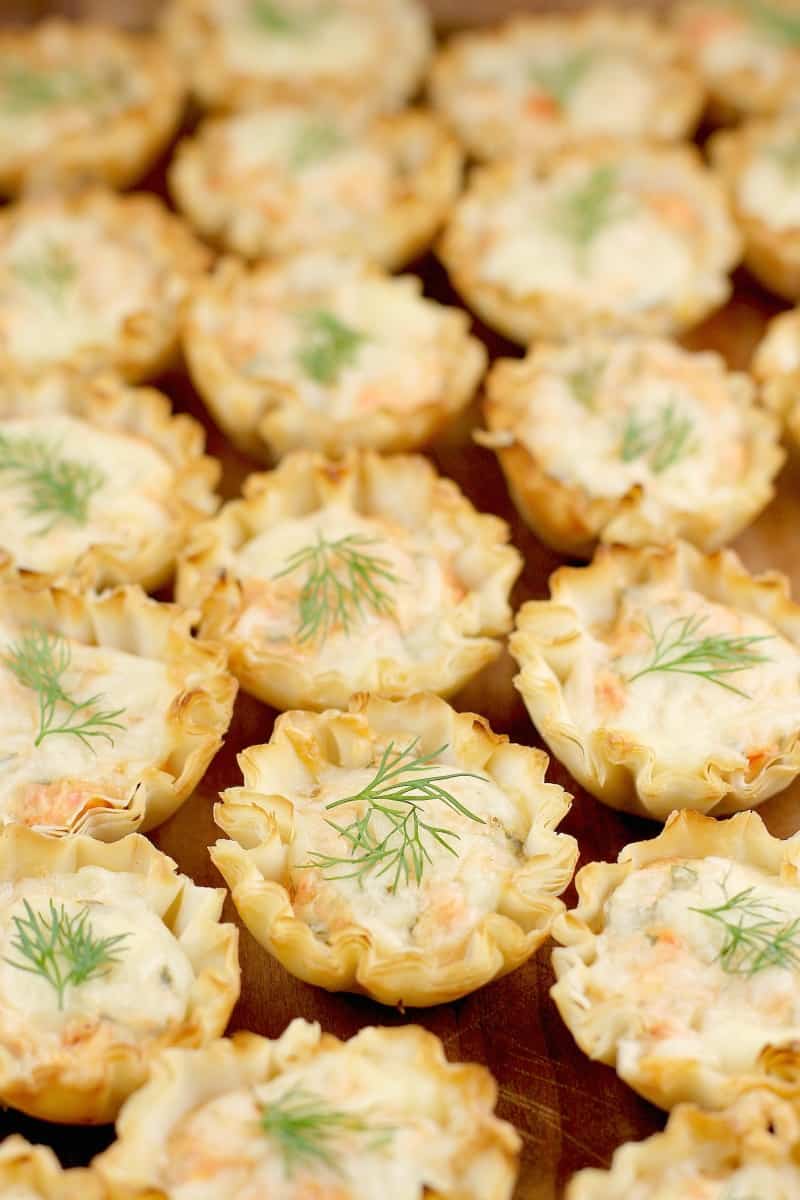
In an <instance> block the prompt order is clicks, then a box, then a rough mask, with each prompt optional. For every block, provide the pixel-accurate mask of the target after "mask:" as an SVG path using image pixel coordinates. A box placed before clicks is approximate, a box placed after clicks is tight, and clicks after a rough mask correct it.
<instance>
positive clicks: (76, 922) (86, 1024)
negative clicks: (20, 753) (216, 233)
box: [0, 825, 239, 1125]
mask: <svg viewBox="0 0 800 1200" xmlns="http://www.w3.org/2000/svg"><path fill="white" fill-rule="evenodd" d="M0 880H1V881H2V900H1V901H0V942H2V958H0V1100H2V1103H3V1104H4V1105H9V1106H10V1107H12V1108H19V1109H21V1110H22V1111H23V1112H26V1113H29V1114H30V1115H31V1116H34V1117H39V1118H41V1119H42V1120H46V1121H63V1122H65V1123H67V1124H73V1125H75V1124H103V1123H105V1122H108V1121H112V1120H113V1119H114V1117H115V1116H116V1114H117V1111H118V1110H119V1107H120V1105H121V1103H122V1102H123V1100H125V1099H126V1097H127V1096H129V1095H130V1094H131V1092H133V1091H135V1090H136V1089H137V1088H138V1087H141V1085H142V1084H143V1083H144V1081H145V1079H146V1078H147V1075H148V1073H149V1067H150V1064H151V1062H152V1060H153V1058H154V1057H155V1056H156V1055H157V1054H158V1052H159V1051H160V1050H162V1049H164V1048H165V1047H166V1046H203V1045H205V1044H206V1043H208V1042H210V1041H212V1040H213V1039H214V1038H217V1037H219V1035H220V1034H221V1033H222V1032H223V1030H224V1029H225V1026H226V1024H227V1022H228V1018H229V1016H230V1013H231V1010H232V1008H233V1006H234V1004H235V1002H236V999H237V997H238V995H239V962H238V955H237V940H238V931H237V929H236V927H235V926H234V925H223V924H221V923H220V919H219V918H220V914H221V912H222V902H223V899H224V896H225V891H224V889H223V888H204V887H198V886H197V885H196V884H194V883H193V882H192V881H191V879H189V878H188V877H187V876H186V875H179V874H178V872H177V867H176V865H175V863H174V862H173V861H172V859H170V858H168V857H167V856H166V855H165V854H162V853H161V851H160V850H156V848H155V846H153V845H151V844H150V842H148V840H147V839H146V838H143V837H140V836H139V835H138V834H131V835H130V836H129V837H127V838H124V839H123V840H122V841H119V842H115V843H114V844H113V845H105V844H104V843H103V842H98V841H96V840H95V839H94V838H88V837H73V838H50V837H45V836H44V835H43V834H40V833H35V832H34V831H33V830H31V829H25V828H24V827H23V826H21V825H11V826H8V827H7V828H6V829H3V830H0Z"/></svg>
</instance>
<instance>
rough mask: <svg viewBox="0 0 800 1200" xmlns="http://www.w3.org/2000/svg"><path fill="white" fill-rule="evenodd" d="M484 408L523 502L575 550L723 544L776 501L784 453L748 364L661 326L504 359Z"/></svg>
mask: <svg viewBox="0 0 800 1200" xmlns="http://www.w3.org/2000/svg"><path fill="white" fill-rule="evenodd" d="M484 411H485V416H486V423H487V426H488V429H489V432H488V434H478V440H479V441H481V442H482V443H483V444H484V445H488V446H490V447H491V448H493V449H496V451H497V454H498V457H499V459H500V465H501V466H502V468H503V472H504V474H505V476H506V480H507V482H508V485H509V489H510V491H511V494H512V496H513V498H514V502H515V504H516V506H517V508H518V509H519V511H520V513H521V514H522V516H523V517H524V519H525V521H526V522H527V524H528V525H530V527H531V528H532V529H533V530H534V532H535V533H536V534H537V535H538V537H540V538H541V539H542V540H543V541H545V542H547V543H548V544H549V545H551V546H553V547H555V548H556V549H557V550H560V551H561V552H563V553H564V554H569V555H574V556H581V557H589V556H590V555H591V553H592V551H593V550H594V548H595V546H596V544H597V542H598V540H601V541H604V542H606V541H607V542H620V543H624V544H626V545H647V544H652V543H660V542H669V541H671V540H672V539H674V538H675V537H685V538H687V539H688V540H689V541H690V542H692V543H693V544H695V545H697V546H700V547H701V549H704V550H715V549H717V548H718V547H719V546H722V545H724V544H725V543H726V542H729V541H731V540H732V539H733V538H734V537H736V535H737V534H738V533H739V532H740V531H741V530H742V529H744V528H745V527H746V526H747V525H748V524H749V523H750V522H751V521H753V520H754V519H755V518H756V517H757V516H758V514H759V512H760V511H761V510H762V509H763V508H764V507H765V506H766V505H767V503H768V502H769V501H770V499H771V498H772V496H773V493H774V488H773V484H772V481H773V479H774V477H775V475H777V473H778V470H779V468H780V467H781V465H782V463H783V461H784V457H785V456H784V452H783V451H782V450H781V448H780V445H779V439H780V427H779V424H778V422H777V421H776V420H775V418H774V417H773V416H772V415H770V414H767V413H765V412H764V411H763V409H762V408H761V407H759V406H757V405H756V390H755V387H754V386H753V383H752V381H751V379H750V377H749V376H748V375H745V374H744V373H743V372H738V371H737V372H733V371H728V370H727V368H726V366H725V363H724V361H723V359H722V358H721V357H720V356H719V355H718V354H713V353H703V354H690V353H689V352H688V351H686V350H683V349H681V348H680V347H679V346H677V345H676V344H675V343H674V342H668V341H666V340H661V339H655V338H638V337H634V336H630V337H618V338H611V337H608V336H594V337H585V338H578V339H574V340H573V341H571V342H570V343H569V344H566V345H563V344H556V343H540V344H538V345H537V346H536V347H535V348H534V349H532V350H531V351H530V352H529V354H528V356H527V358H525V359H522V360H518V359H501V360H500V361H498V362H497V363H495V365H494V367H493V368H492V371H491V373H490V375H489V379H488V382H487V394H486V401H485V408H484ZM566 430H568V431H569V432H568V436H567V435H565V431H566Z"/></svg>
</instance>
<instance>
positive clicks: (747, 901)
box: [691, 887, 800, 976]
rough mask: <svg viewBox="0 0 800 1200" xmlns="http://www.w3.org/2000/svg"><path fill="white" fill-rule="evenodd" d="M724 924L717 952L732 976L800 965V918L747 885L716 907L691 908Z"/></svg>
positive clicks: (791, 968)
mask: <svg viewBox="0 0 800 1200" xmlns="http://www.w3.org/2000/svg"><path fill="white" fill-rule="evenodd" d="M691 911H692V912H696V913H700V915H701V916H703V917H707V918H708V919H709V920H710V921H715V922H717V923H718V924H720V925H722V927H723V929H724V930H725V935H724V940H723V943H722V946H721V948H720V951H719V954H718V956H717V957H718V960H719V962H720V964H721V966H722V969H723V971H725V972H726V973H727V974H729V975H746V976H751V975H757V974H758V972H759V971H763V970H765V969H766V968H767V967H783V968H785V969H786V970H797V969H798V968H800V917H792V918H791V919H789V918H787V917H786V914H785V913H784V912H783V911H782V910H781V909H780V908H778V907H777V906H776V905H774V904H771V903H770V902H769V901H768V900H763V899H761V898H760V897H758V896H757V895H756V892H755V888H753V887H748V888H744V889H743V890H742V891H741V892H737V893H736V895H735V896H731V897H730V898H727V899H726V900H725V901H724V903H723V904H719V905H717V906H716V907H715V908H692V909H691Z"/></svg>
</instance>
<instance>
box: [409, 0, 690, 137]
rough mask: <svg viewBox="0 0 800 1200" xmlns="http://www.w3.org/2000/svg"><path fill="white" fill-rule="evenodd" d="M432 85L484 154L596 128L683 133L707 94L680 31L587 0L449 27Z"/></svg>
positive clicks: (628, 133)
mask: <svg viewBox="0 0 800 1200" xmlns="http://www.w3.org/2000/svg"><path fill="white" fill-rule="evenodd" d="M430 94H431V99H432V100H433V103H434V105H435V107H436V108H437V109H439V111H440V112H441V113H442V114H443V115H444V116H445V117H446V118H447V120H448V121H449V122H450V124H451V125H452V126H453V128H454V129H455V130H456V132H457V133H458V136H459V138H460V139H461V141H462V142H463V143H464V145H465V146H466V147H467V149H468V150H469V152H470V154H472V155H473V156H474V157H475V158H478V159H495V158H514V157H517V156H519V155H535V154H540V153H541V152H542V151H551V150H556V149H560V148H561V147H563V146H567V145H574V144H575V143H577V142H581V141H585V140H586V139H587V138H592V137H598V136H606V137H617V138H632V139H642V138H650V139H652V140H654V141H677V140H679V139H680V138H685V137H690V136H691V134H692V131H693V129H694V127H695V125H696V124H697V121H698V119H699V117H700V113H701V110H702V107H703V101H704V90H703V86H702V84H701V82H700V79H699V76H698V75H697V74H696V72H695V71H694V69H693V68H692V67H690V66H689V65H688V64H687V63H686V62H685V61H684V60H683V59H682V58H681V57H680V55H679V48H678V43H677V41H676V40H675V39H674V38H673V37H672V36H671V35H670V34H669V33H667V32H666V31H665V30H664V29H663V28H662V27H660V26H659V25H657V24H656V22H655V21H654V20H653V19H652V18H651V17H649V16H648V15H647V14H645V13H636V12H633V11H628V12H626V13H625V15H624V17H621V16H620V14H619V13H618V12H611V11H604V10H602V9H601V10H598V9H594V10H592V9H589V8H587V9H586V10H585V11H584V12H581V13H574V14H569V15H563V16H555V15H541V16H517V17H513V18H511V19H510V20H508V21H506V23H505V24H503V25H500V26H498V27H496V28H494V29H489V30H478V31H474V30H473V31H470V32H469V33H462V34H458V35H457V36H455V37H452V38H451V39H450V40H449V41H448V42H447V43H445V46H444V48H443V49H442V50H441V51H440V52H439V54H438V55H437V57H436V59H435V61H434V64H433V70H432V73H431V82H430Z"/></svg>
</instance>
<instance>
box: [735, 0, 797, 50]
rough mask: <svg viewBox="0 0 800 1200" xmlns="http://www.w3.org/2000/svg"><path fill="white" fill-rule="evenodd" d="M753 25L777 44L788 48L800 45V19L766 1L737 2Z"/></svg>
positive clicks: (744, 0) (739, 0)
mask: <svg viewBox="0 0 800 1200" xmlns="http://www.w3.org/2000/svg"><path fill="white" fill-rule="evenodd" d="M736 3H737V5H738V7H739V8H741V9H744V11H745V13H746V15H747V16H748V17H749V18H750V20H751V21H752V23H753V24H754V25H756V26H757V27H758V28H759V29H760V30H761V32H762V33H764V34H766V35H767V36H768V37H770V38H771V39H772V40H773V41H775V42H780V43H782V44H783V45H787V46H798V45H800V17H798V16H796V15H795V14H794V13H789V12H785V11H784V10H782V9H778V8H773V6H772V5H771V4H767V3H766V2H765V0H736Z"/></svg>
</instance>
